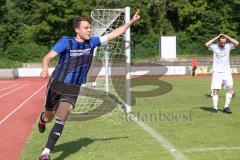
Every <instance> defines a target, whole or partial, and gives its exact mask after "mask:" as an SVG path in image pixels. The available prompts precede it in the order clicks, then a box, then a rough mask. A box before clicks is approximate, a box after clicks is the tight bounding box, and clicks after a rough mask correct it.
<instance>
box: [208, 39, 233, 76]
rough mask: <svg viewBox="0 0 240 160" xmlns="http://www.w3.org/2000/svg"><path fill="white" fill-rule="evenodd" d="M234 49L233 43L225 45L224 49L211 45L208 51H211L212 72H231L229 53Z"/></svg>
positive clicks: (217, 45)
mask: <svg viewBox="0 0 240 160" xmlns="http://www.w3.org/2000/svg"><path fill="white" fill-rule="evenodd" d="M232 49H234V45H233V43H226V44H225V46H224V47H220V46H219V44H211V45H210V47H209V50H211V51H213V72H221V73H223V72H225V73H226V72H231V68H230V58H229V55H230V51H231V50H232Z"/></svg>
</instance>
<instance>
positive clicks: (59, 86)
mask: <svg viewBox="0 0 240 160" xmlns="http://www.w3.org/2000/svg"><path fill="white" fill-rule="evenodd" d="M139 19H140V15H139V10H138V11H137V12H136V13H135V14H134V16H133V17H132V19H131V20H130V21H129V22H128V23H125V24H124V25H122V26H120V27H119V28H117V29H115V30H113V31H112V32H111V33H109V34H107V35H105V36H102V37H91V22H90V20H89V19H88V18H85V17H79V18H76V19H75V20H74V22H73V28H74V31H75V32H76V36H75V37H68V36H63V37H62V38H61V39H60V40H59V41H58V42H57V43H56V44H55V45H54V47H53V48H52V50H51V51H50V52H49V53H48V54H46V55H45V56H44V58H43V60H42V71H41V77H43V78H47V77H48V65H49V61H50V60H51V59H53V58H55V57H56V56H60V57H59V62H58V64H57V66H56V67H55V70H54V71H53V74H52V75H51V77H50V80H49V83H48V87H47V93H46V100H45V111H44V112H42V113H41V115H40V120H39V123H38V127H39V132H40V133H43V132H44V131H45V128H46V126H45V125H46V123H48V122H51V121H52V119H53V118H54V116H55V117H56V122H55V124H54V126H53V128H52V130H51V132H50V134H49V137H48V141H47V144H46V146H45V148H44V150H43V152H42V154H41V155H40V157H39V160H49V159H51V158H50V156H49V153H50V151H51V150H52V149H53V147H54V146H55V144H56V142H57V140H58V138H59V137H60V135H61V133H62V130H63V127H64V124H65V121H66V119H67V117H68V115H69V113H70V112H71V110H72V109H73V108H74V106H75V103H76V100H77V96H78V93H79V90H80V86H81V85H82V84H84V83H86V76H87V73H88V70H89V67H90V66H91V63H92V57H93V50H94V48H95V47H96V46H99V45H102V44H104V43H107V42H108V41H110V40H113V39H115V38H117V37H118V36H120V35H121V34H123V33H124V32H125V31H126V30H127V29H128V28H129V27H130V26H131V25H132V24H133V23H134V22H136V21H137V20H139Z"/></svg>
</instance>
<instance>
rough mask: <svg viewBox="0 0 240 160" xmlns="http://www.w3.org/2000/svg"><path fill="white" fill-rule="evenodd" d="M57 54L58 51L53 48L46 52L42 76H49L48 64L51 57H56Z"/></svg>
mask: <svg viewBox="0 0 240 160" xmlns="http://www.w3.org/2000/svg"><path fill="white" fill-rule="evenodd" d="M56 56H57V53H56V52H55V51H53V50H51V51H50V52H48V54H46V55H45V56H44V57H43V59H42V71H41V73H40V76H41V77H42V78H47V77H48V65H49V62H50V60H51V59H53V58H54V57H56Z"/></svg>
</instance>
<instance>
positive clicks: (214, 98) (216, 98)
mask: <svg viewBox="0 0 240 160" xmlns="http://www.w3.org/2000/svg"><path fill="white" fill-rule="evenodd" d="M212 100H213V108H214V109H217V105H218V95H213V96H212Z"/></svg>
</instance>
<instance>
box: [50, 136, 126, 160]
mask: <svg viewBox="0 0 240 160" xmlns="http://www.w3.org/2000/svg"><path fill="white" fill-rule="evenodd" d="M122 138H128V137H112V138H100V139H92V138H80V139H78V140H75V141H70V142H66V143H63V144H59V145H56V146H55V147H54V150H53V153H56V152H62V154H61V155H60V156H59V157H57V158H55V159H54V160H63V159H66V158H67V157H68V156H70V155H71V154H74V153H76V152H79V151H80V150H81V148H83V147H87V146H88V145H90V144H91V143H93V142H96V141H110V140H116V139H122Z"/></svg>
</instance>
